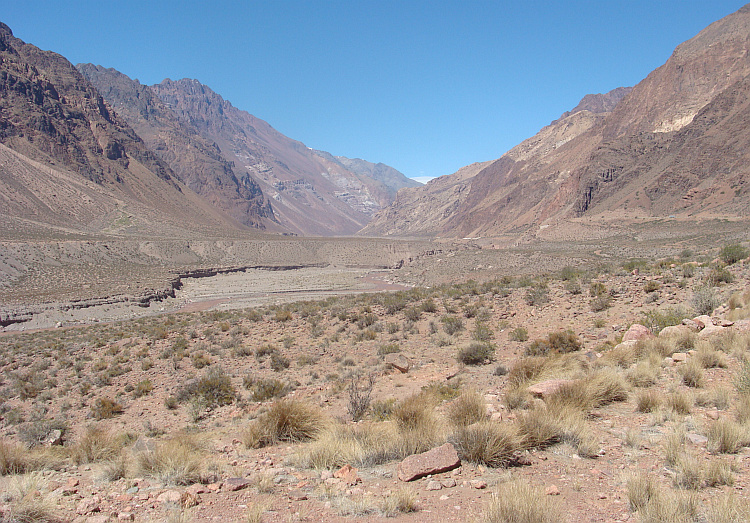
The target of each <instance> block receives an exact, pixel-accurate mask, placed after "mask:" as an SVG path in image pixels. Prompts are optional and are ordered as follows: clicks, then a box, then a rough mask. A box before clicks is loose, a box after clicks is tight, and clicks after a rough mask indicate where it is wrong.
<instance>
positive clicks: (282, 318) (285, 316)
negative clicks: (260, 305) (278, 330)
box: [273, 309, 293, 323]
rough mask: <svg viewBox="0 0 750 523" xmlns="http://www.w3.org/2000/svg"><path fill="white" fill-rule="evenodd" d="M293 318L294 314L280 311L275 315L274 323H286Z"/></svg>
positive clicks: (283, 310) (284, 310)
mask: <svg viewBox="0 0 750 523" xmlns="http://www.w3.org/2000/svg"><path fill="white" fill-rule="evenodd" d="M292 318H293V316H292V313H291V312H290V311H288V310H286V309H278V310H277V311H276V314H275V315H274V317H273V319H274V321H278V322H282V323H285V322H287V321H289V320H291V319H292Z"/></svg>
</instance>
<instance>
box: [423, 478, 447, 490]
mask: <svg viewBox="0 0 750 523" xmlns="http://www.w3.org/2000/svg"><path fill="white" fill-rule="evenodd" d="M441 488H443V485H442V484H441V483H440V482H439V481H438V480H436V479H433V480H430V481H429V482H428V483H427V487H426V490H440V489H441Z"/></svg>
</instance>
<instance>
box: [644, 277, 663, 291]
mask: <svg viewBox="0 0 750 523" xmlns="http://www.w3.org/2000/svg"><path fill="white" fill-rule="evenodd" d="M659 289H661V283H659V282H658V281H656V280H649V281H647V282H646V283H644V284H643V290H644V291H646V292H654V291H658V290H659Z"/></svg>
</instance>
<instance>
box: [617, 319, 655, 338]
mask: <svg viewBox="0 0 750 523" xmlns="http://www.w3.org/2000/svg"><path fill="white" fill-rule="evenodd" d="M653 337H654V334H653V333H652V332H651V330H650V329H649V328H648V327H644V326H643V325H641V324H640V323H634V324H633V325H631V326H630V328H629V329H628V331H627V332H626V333H625V335H624V336H623V337H622V341H638V340H643V339H648V338H653Z"/></svg>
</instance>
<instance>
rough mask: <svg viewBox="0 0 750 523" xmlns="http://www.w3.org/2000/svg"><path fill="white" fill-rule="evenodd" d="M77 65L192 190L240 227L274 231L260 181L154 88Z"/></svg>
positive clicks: (271, 210)
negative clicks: (236, 164)
mask: <svg viewBox="0 0 750 523" xmlns="http://www.w3.org/2000/svg"><path fill="white" fill-rule="evenodd" d="M76 67H77V68H78V70H79V71H80V72H81V73H82V74H83V75H84V76H85V77H86V78H87V79H88V80H89V81H90V82H91V83H92V84H93V85H94V87H96V89H97V90H98V91H99V92H100V93H101V95H102V96H103V97H104V99H105V100H107V102H108V103H109V104H110V105H111V106H112V107H113V108H114V110H115V112H116V113H117V114H118V115H119V116H121V117H122V118H123V119H125V121H127V123H128V124H129V125H130V126H131V127H132V128H133V129H134V130H135V131H136V132H137V133H138V136H140V137H141V138H142V139H143V140H144V142H145V143H146V145H147V146H148V147H149V148H150V149H151V150H153V151H154V152H156V154H157V155H158V156H159V157H160V158H161V159H162V160H164V161H165V162H166V163H167V164H169V166H170V167H171V168H172V170H173V171H174V172H175V173H176V174H177V175H178V176H179V177H180V179H182V180H183V181H184V182H185V183H186V184H187V185H188V187H190V188H191V189H192V190H193V191H195V192H196V193H198V194H199V195H201V196H202V197H203V198H204V199H206V200H207V201H209V202H210V203H211V204H213V205H214V206H216V207H218V208H220V209H223V210H224V211H226V212H227V214H229V215H230V216H232V217H233V218H234V219H236V220H237V221H238V222H240V223H243V224H245V225H249V226H251V227H258V228H263V229H265V228H267V227H269V226H270V227H269V228H270V229H271V230H273V229H274V225H275V223H274V215H273V209H272V208H271V205H270V204H269V203H268V201H267V200H266V198H265V196H264V195H263V191H262V190H261V188H260V186H259V185H258V183H257V182H256V181H255V180H254V179H253V178H252V177H251V176H250V175H249V174H248V173H247V172H246V171H239V170H237V171H236V170H235V169H234V166H233V165H232V164H231V163H230V162H228V161H227V160H226V159H225V158H224V157H222V156H221V153H220V151H219V149H218V147H217V146H216V144H215V143H213V142H211V141H209V140H207V139H205V138H204V137H203V136H201V135H200V134H199V133H198V132H197V131H196V130H195V129H193V128H192V127H190V125H188V124H187V123H186V122H185V121H184V120H182V119H180V118H178V117H177V115H176V114H175V113H174V112H173V111H172V110H171V109H170V108H169V107H167V106H166V105H165V104H164V102H162V101H161V99H160V98H159V97H158V96H156V94H154V92H153V91H152V90H151V89H150V88H149V87H148V86H145V85H141V84H140V83H139V82H138V81H137V80H131V79H130V78H129V77H128V76H126V75H124V74H122V73H120V72H118V71H116V70H115V69H105V68H104V67H101V66H96V65H93V64H78V65H77V66H76Z"/></svg>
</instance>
